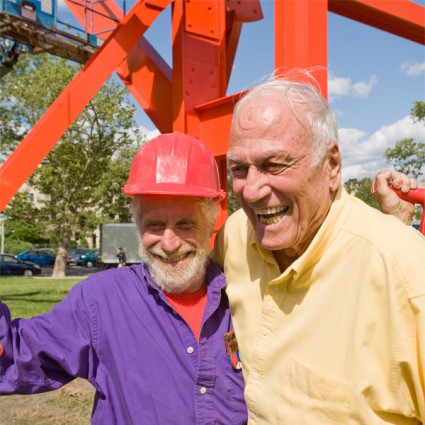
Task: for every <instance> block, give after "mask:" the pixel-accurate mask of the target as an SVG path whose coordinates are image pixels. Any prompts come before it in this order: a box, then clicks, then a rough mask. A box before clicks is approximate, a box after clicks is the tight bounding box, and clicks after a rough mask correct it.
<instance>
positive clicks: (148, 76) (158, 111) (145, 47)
mask: <svg viewBox="0 0 425 425" xmlns="http://www.w3.org/2000/svg"><path fill="white" fill-rule="evenodd" d="M65 3H66V4H67V5H68V7H69V8H70V10H71V12H72V13H73V14H74V16H75V18H76V19H77V21H78V22H79V23H80V25H81V26H82V27H83V28H84V29H85V30H86V31H87V32H89V33H92V34H95V35H96V36H97V37H98V38H101V39H106V38H107V36H108V35H109V34H110V32H111V31H112V30H113V29H114V28H115V27H116V26H117V25H118V22H119V21H120V20H121V19H122V18H123V17H124V13H123V11H122V10H121V8H120V7H119V6H118V5H117V4H116V3H115V1H114V0H104V1H102V2H99V1H93V2H91V1H88V2H83V0H65ZM145 3H146V4H147V5H150V6H159V7H161V8H165V7H166V6H167V5H168V3H169V2H168V3H166V2H164V1H163V0H146V1H145ZM116 72H117V75H118V76H119V77H120V78H121V80H122V81H123V83H124V84H125V85H126V87H127V89H128V91H129V92H130V93H131V94H132V95H133V97H134V98H135V99H136V101H137V102H138V103H139V105H140V106H141V107H142V108H143V109H144V111H145V113H146V115H147V116H148V117H149V118H150V120H151V121H152V122H153V124H154V125H155V126H156V128H158V130H159V131H160V132H161V133H166V132H170V131H172V128H173V123H172V114H171V112H172V111H171V109H170V107H169V105H171V102H172V87H171V81H172V70H171V68H170V67H169V66H168V64H167V63H166V62H165V60H164V59H163V58H162V57H161V56H160V55H159V53H158V52H157V51H156V50H155V49H154V47H153V46H152V45H151V44H150V43H149V42H148V41H147V40H146V38H145V37H140V39H139V41H138V43H137V44H136V45H135V46H134V48H133V49H132V50H131V51H130V52H129V55H128V58H126V59H125V60H124V61H123V62H122V63H121V64H120V65H119V67H118V68H117V69H116Z"/></svg>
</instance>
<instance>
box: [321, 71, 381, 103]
mask: <svg viewBox="0 0 425 425" xmlns="http://www.w3.org/2000/svg"><path fill="white" fill-rule="evenodd" d="M377 82H378V78H377V77H376V75H371V76H370V77H369V80H367V81H356V82H353V81H352V80H351V78H345V77H337V76H335V75H333V74H332V73H330V74H329V79H328V92H329V100H330V101H331V102H332V101H333V100H335V99H337V98H339V97H343V96H353V97H368V96H369V94H370V92H371V91H372V89H373V87H374V86H375V85H376V84H377Z"/></svg>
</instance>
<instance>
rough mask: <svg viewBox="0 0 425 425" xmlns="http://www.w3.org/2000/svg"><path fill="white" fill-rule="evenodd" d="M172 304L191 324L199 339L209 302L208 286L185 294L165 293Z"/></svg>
mask: <svg viewBox="0 0 425 425" xmlns="http://www.w3.org/2000/svg"><path fill="white" fill-rule="evenodd" d="M165 296H166V297H167V299H168V301H169V302H170V304H171V306H172V307H173V308H174V310H176V311H177V313H179V314H180V316H182V317H183V319H184V320H185V321H186V323H187V324H188V325H189V327H190V329H192V332H193V334H194V335H195V338H196V340H197V341H198V340H199V333H200V331H201V323H202V317H203V316H204V310H205V305H206V303H207V287H206V285H203V286H202V288H201V289H199V290H197V291H196V292H189V293H184V294H168V293H165Z"/></svg>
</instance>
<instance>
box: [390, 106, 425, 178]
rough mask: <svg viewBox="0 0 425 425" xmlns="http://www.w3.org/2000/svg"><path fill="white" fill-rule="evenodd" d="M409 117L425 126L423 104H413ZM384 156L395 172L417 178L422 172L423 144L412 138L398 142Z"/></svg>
mask: <svg viewBox="0 0 425 425" xmlns="http://www.w3.org/2000/svg"><path fill="white" fill-rule="evenodd" d="M411 117H412V119H413V121H414V122H422V123H423V124H424V125H425V102H420V101H418V102H415V104H414V106H413V108H412V111H411ZM384 156H385V158H386V160H387V161H388V162H389V163H390V164H392V165H393V166H394V168H395V169H396V170H397V171H401V172H402V173H405V174H407V175H409V176H412V177H415V178H418V177H419V176H420V175H421V174H422V173H423V171H424V165H425V142H422V141H416V140H414V139H412V138H407V139H402V140H399V141H398V142H397V143H396V145H395V147H394V148H388V149H387V150H386V151H385V155H384Z"/></svg>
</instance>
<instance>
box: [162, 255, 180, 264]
mask: <svg viewBox="0 0 425 425" xmlns="http://www.w3.org/2000/svg"><path fill="white" fill-rule="evenodd" d="M159 257H160V259H161V261H163V262H164V263H177V262H178V261H180V260H183V258H185V257H186V253H185V254H184V255H179V256H178V257H177V256H175V257H163V256H159Z"/></svg>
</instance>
